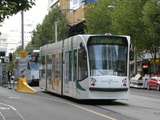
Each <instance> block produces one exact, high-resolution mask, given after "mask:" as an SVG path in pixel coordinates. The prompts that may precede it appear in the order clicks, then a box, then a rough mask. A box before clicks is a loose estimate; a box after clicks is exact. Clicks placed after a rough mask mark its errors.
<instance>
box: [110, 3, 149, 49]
mask: <svg viewBox="0 0 160 120" xmlns="http://www.w3.org/2000/svg"><path fill="white" fill-rule="evenodd" d="M146 1H147V0H117V3H116V6H115V7H116V9H115V11H114V12H113V14H112V20H113V31H114V32H115V33H116V34H125V35H130V36H131V38H132V42H133V43H134V45H135V46H136V47H137V48H139V49H142V48H144V43H143V41H144V32H143V31H144V24H143V22H142V15H143V14H142V8H143V6H144V4H145V2H146Z"/></svg>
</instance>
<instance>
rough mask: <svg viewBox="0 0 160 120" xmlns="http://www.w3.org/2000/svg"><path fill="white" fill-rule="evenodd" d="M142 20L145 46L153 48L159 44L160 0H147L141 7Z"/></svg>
mask: <svg viewBox="0 0 160 120" xmlns="http://www.w3.org/2000/svg"><path fill="white" fill-rule="evenodd" d="M143 22H144V25H145V36H147V38H146V41H145V42H144V43H145V46H146V47H147V49H150V50H153V49H155V48H158V47H159V46H160V1H159V0H148V1H147V2H146V4H145V5H144V9H143Z"/></svg>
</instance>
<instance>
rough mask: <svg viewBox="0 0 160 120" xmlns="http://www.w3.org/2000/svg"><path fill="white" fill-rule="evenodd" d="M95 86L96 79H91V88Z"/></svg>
mask: <svg viewBox="0 0 160 120" xmlns="http://www.w3.org/2000/svg"><path fill="white" fill-rule="evenodd" d="M95 84H96V79H95V78H91V86H95Z"/></svg>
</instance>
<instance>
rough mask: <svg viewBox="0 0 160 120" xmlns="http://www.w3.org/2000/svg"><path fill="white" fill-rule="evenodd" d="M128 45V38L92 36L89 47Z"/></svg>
mask: <svg viewBox="0 0 160 120" xmlns="http://www.w3.org/2000/svg"><path fill="white" fill-rule="evenodd" d="M95 44H96V45H98V44H100V45H104V44H105V45H107V44H109V45H123V46H126V45H127V38H126V37H119V36H92V37H90V38H89V41H88V45H95Z"/></svg>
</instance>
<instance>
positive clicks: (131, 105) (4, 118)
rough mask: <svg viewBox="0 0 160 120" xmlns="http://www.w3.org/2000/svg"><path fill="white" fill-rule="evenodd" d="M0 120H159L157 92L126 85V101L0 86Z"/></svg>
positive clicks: (158, 95) (158, 94) (159, 104)
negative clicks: (81, 99) (79, 98)
mask: <svg viewBox="0 0 160 120" xmlns="http://www.w3.org/2000/svg"><path fill="white" fill-rule="evenodd" d="M0 120H160V92H158V91H148V90H142V89H130V95H129V100H128V101H115V102H112V103H110V102H106V101H93V102H90V101H87V102H83V103H77V102H76V101H73V100H71V99H66V98H61V97H58V96H55V95H53V94H47V93H43V92H41V91H39V92H38V93H37V94H36V95H30V94H22V93H17V92H15V91H14V90H9V89H7V88H2V87H0Z"/></svg>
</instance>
